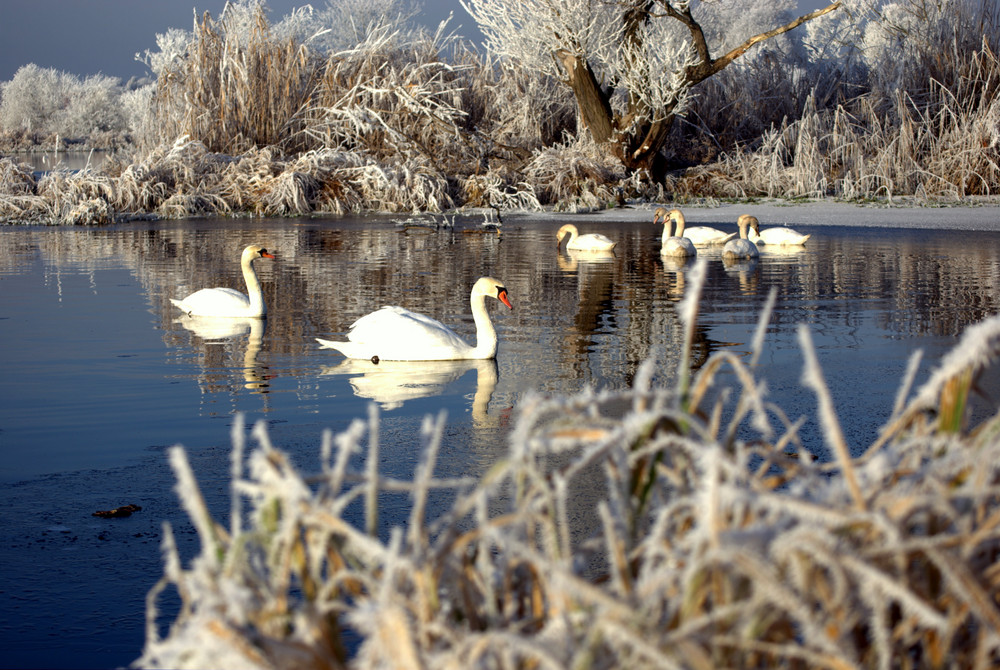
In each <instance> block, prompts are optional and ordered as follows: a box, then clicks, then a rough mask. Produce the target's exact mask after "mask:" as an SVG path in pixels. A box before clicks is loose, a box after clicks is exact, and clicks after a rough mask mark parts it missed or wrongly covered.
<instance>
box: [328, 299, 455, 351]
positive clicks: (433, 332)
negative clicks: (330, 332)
mask: <svg viewBox="0 0 1000 670" xmlns="http://www.w3.org/2000/svg"><path fill="white" fill-rule="evenodd" d="M347 338H348V340H349V342H333V341H330V340H319V342H320V344H322V345H323V346H325V347H329V348H333V349H338V350H339V351H341V352H342V353H343V354H344V355H345V356H348V357H350V358H372V357H373V356H378V358H379V359H382V360H387V361H434V360H454V359H457V358H463V357H466V356H467V355H468V353H469V352H470V351H472V347H470V346H469V345H468V344H467V343H466V342H465V341H464V340H463V339H462V338H461V337H459V336H458V335H457V334H456V333H455V332H454V331H453V330H451V329H450V328H448V327H447V326H445V325H444V324H443V323H441V322H440V321H438V320H437V319H432V318H431V317H429V316H425V315H423V314H418V313H416V312H411V311H410V310H408V309H404V308H403V307H383V308H382V309H380V310H377V311H375V312H372V313H371V314H367V315H365V316H363V317H361V318H360V319H358V320H357V321H355V322H354V324H353V325H352V326H351V328H350V330H349V331H348V333H347ZM317 339H318V338H317Z"/></svg>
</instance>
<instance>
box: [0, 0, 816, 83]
mask: <svg viewBox="0 0 1000 670" xmlns="http://www.w3.org/2000/svg"><path fill="white" fill-rule="evenodd" d="M746 1H748V2H749V1H751V0H746ZM305 4H312V5H313V6H314V7H317V8H320V7H325V6H326V0H312V2H309V0H268V6H269V7H270V8H271V10H272V11H271V17H270V18H271V20H272V21H278V20H280V19H281V17H283V16H285V15H286V14H288V13H289V12H290V11H291V10H292V8H294V7H300V6H302V5H305ZM420 4H421V5H422V6H423V15H422V16H421V17H418V20H420V21H421V23H423V24H425V25H427V26H428V27H430V28H436V27H437V25H438V23H439V22H440V21H441V20H443V19H444V18H445V17H447V16H448V13H449V12H452V13H454V18H453V19H452V22H451V24H450V28H451V30H452V31H453V32H455V33H457V34H459V35H462V36H465V37H473V38H478V37H479V33H478V30H477V29H476V27H475V22H474V21H473V20H472V17H471V16H469V15H468V13H466V11H465V10H464V9H462V6H461V4H459V0H422V2H421V3H420ZM824 4H825V2H824V0H800V2H799V5H800V7H802V8H803V9H804V10H806V11H808V10H811V9H815V8H817V7H820V6H823V5H824ZM224 6H225V0H0V81H9V80H10V79H11V78H12V77H13V76H14V73H15V72H17V70H18V68H20V67H21V66H22V65H26V64H27V63H35V64H36V65H38V66H40V67H45V68H54V69H56V70H61V71H64V72H70V73H72V74H75V75H77V76H79V77H85V76H87V75H91V74H104V75H108V76H111V77H118V78H120V79H121V80H122V83H125V82H126V81H127V80H128V79H129V78H130V77H133V76H138V77H141V76H144V75H145V74H147V72H146V68H145V66H144V65H142V64H141V63H139V62H138V61H136V60H135V54H136V53H142V52H144V51H146V50H147V49H150V50H152V49H155V48H156V34H157V33H164V32H166V31H167V29H168V28H183V29H184V30H190V29H191V27H192V25H193V18H194V11H193V10H194V9H195V8H196V7H197V9H198V15H199V16H200V15H201V14H202V13H203V12H205V11H208V12H210V13H211V14H212V15H213V16H218V15H219V14H220V13H221V12H222V8H223V7H224Z"/></svg>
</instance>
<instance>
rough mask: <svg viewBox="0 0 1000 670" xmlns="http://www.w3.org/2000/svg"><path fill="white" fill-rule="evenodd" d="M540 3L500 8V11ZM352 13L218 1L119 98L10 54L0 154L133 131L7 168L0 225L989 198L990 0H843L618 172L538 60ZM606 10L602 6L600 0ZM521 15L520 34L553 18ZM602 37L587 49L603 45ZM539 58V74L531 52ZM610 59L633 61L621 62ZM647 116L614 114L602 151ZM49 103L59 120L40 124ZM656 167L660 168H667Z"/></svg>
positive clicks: (723, 36)
mask: <svg viewBox="0 0 1000 670" xmlns="http://www.w3.org/2000/svg"><path fill="white" fill-rule="evenodd" d="M477 4H478V3H477ZM488 4H490V5H491V6H492V5H493V4H494V3H488ZM702 4H703V6H702V7H701V9H700V10H699V11H702V10H703V11H704V12H705V14H704V16H703V17H702V18H703V19H704V20H705V21H706V25H710V23H709V22H710V20H711V17H712V15H713V13H714V14H717V16H716V23H715V24H712V25H714V26H715V27H714V28H713V29H712V31H710V41H711V42H712V43H713V47H714V48H721V47H722V46H723V45H730V46H732V45H733V44H734V40H738V38H739V33H741V31H743V32H746V31H750V32H751V33H752V32H753V31H756V30H760V29H763V27H764V26H765V25H770V22H772V21H778V19H779V14H781V12H778V13H777V14H776V13H775V12H776V11H777V9H776V8H775V7H771V6H770V5H762V6H760V7H757V8H756V10H755V11H752V12H745V11H743V10H742V9H740V8H739V7H738V6H737V5H731V6H730V4H726V3H722V4H721V5H712V4H711V3H709V4H704V3H702ZM778 4H781V3H778ZM536 5H537V3H534V4H533V3H518V7H519V11H529V10H530V9H531V8H532V7H535V6H536ZM845 5H846V3H845ZM883 5H884V6H883ZM363 6H364V5H363V3H352V4H350V5H344V6H340V5H337V6H333V5H331V7H330V8H328V9H327V10H324V11H318V12H314V11H312V10H311V9H309V8H302V9H300V10H297V11H296V12H295V13H293V15H292V16H290V17H286V19H285V20H283V21H281V22H279V23H278V24H276V25H272V24H271V23H270V22H269V21H268V19H267V18H266V15H265V11H266V9H265V7H264V5H263V4H262V3H259V2H257V1H256V0H240V1H238V2H233V3H228V4H227V7H226V9H225V10H224V12H223V13H222V15H221V16H220V17H218V18H213V17H211V16H210V15H208V14H206V15H204V16H202V17H201V18H200V20H199V21H198V22H196V24H195V25H194V27H193V29H192V31H191V32H190V33H186V32H185V31H173V32H171V33H168V34H167V35H161V36H158V38H157V41H158V44H159V45H160V47H161V52H159V53H154V54H150V53H148V52H147V55H146V61H147V64H148V65H149V66H150V67H151V69H152V70H153V71H154V73H155V74H156V75H157V78H156V82H155V84H150V85H148V86H146V87H144V88H141V89H138V90H133V91H130V92H122V93H121V94H120V95H118V96H117V97H115V91H117V90H119V89H120V87H117V84H114V83H113V82H110V81H107V80H104V79H93V80H87V85H86V86H75V87H74V86H69V85H68V84H67V82H68V81H69V79H67V78H66V77H60V76H58V73H55V72H53V71H48V70H43V69H41V68H37V67H25V68H22V71H19V73H18V76H17V77H15V80H14V81H11V82H7V83H4V85H3V89H2V91H3V99H2V102H0V105H2V107H0V131H2V132H0V147H4V146H8V145H17V146H20V144H22V143H23V142H25V141H28V140H29V139H30V138H42V139H41V140H40V141H46V142H51V141H53V133H54V132H56V131H55V129H56V128H59V129H65V128H70V127H72V128H81V127H85V126H86V127H92V128H94V129H96V130H95V132H98V133H99V134H101V133H103V134H107V133H112V132H117V134H118V136H119V140H118V141H114V142H108V146H120V145H122V144H127V142H125V141H124V140H126V139H130V140H131V144H130V146H131V151H130V152H126V151H125V150H122V151H121V152H119V153H118V154H117V155H115V156H113V157H112V158H111V159H110V160H109V161H108V162H107V163H106V164H105V165H104V166H102V168H101V169H100V170H88V171H85V172H83V173H80V174H77V175H68V174H61V175H60V174H57V175H55V176H51V175H50V176H48V177H42V178H40V179H39V180H38V183H37V184H35V185H34V186H33V187H32V188H31V189H30V190H31V193H30V194H24V193H20V192H17V193H11V192H9V191H11V190H14V191H16V190H17V189H18V188H19V187H18V186H17V183H18V181H19V180H20V177H18V176H16V175H14V174H13V173H11V172H2V173H0V181H6V180H8V179H13V180H14V185H12V186H8V185H4V184H0V219H2V220H3V221H24V222H40V221H44V222H47V223H76V224H98V223H105V222H108V221H117V220H122V219H127V218H131V217H144V216H159V217H184V216H189V215H192V214H214V215H223V216H226V215H266V216H302V215H309V214H313V213H343V212H360V211H384V212H440V211H444V210H449V209H454V208H462V207H492V208H497V209H505V208H516V209H537V208H540V207H552V208H554V209H557V210H562V211H579V210H591V209H598V208H607V207H613V206H615V205H616V204H620V203H621V202H622V201H629V200H631V201H653V200H660V201H662V200H663V199H664V198H666V197H671V196H672V197H676V198H678V199H681V200H683V199H685V198H689V197H733V198H743V197H757V196H769V197H778V198H797V197H831V196H832V197H836V198H840V199H846V200H867V199H884V200H889V201H891V200H892V199H894V198H899V197H901V196H908V197H913V198H915V199H916V200H917V201H920V202H930V201H937V200H948V201H955V200H962V199H965V198H968V197H974V196H996V195H997V191H998V189H1000V133H998V131H997V128H998V127H1000V102H998V101H1000V95H998V93H1000V60H998V57H997V53H998V49H1000V42H998V39H997V35H1000V4H998V2H997V1H996V0H989V1H988V2H979V1H978V0H948V2H940V3H925V2H906V3H900V2H892V3H870V2H852V3H851V6H852V7H853V9H852V12H851V13H848V12H846V11H840V10H838V11H837V12H832V13H831V14H830V15H829V16H827V17H825V18H823V19H817V20H816V21H815V22H813V21H810V22H809V23H808V24H807V25H808V26H810V28H809V30H811V31H813V30H814V31H815V34H813V35H812V36H811V37H809V38H808V39H806V38H803V39H802V40H799V41H794V40H793V38H792V35H793V33H788V34H785V35H784V36H783V37H782V38H781V39H780V40H775V41H771V40H768V41H767V43H766V45H764V46H761V47H760V48H756V47H755V50H754V51H753V52H748V53H747V54H746V55H745V56H744V57H742V58H741V59H740V60H739V61H738V62H735V63H734V64H733V65H732V66H731V67H728V68H726V69H725V70H724V71H722V72H719V73H717V74H716V75H714V76H712V77H711V78H709V79H707V80H705V81H703V82H701V83H700V84H698V85H697V86H696V87H694V88H692V89H691V90H690V91H687V92H685V94H684V95H685V108H686V109H687V110H688V111H687V112H686V116H684V117H683V118H681V117H678V118H677V119H676V120H675V121H674V122H672V125H671V126H670V129H669V141H668V142H667V143H666V145H665V146H664V148H663V151H662V152H661V154H660V155H659V158H658V159H657V160H652V159H650V160H651V161H652V163H651V165H652V164H655V165H656V166H657V167H656V169H655V170H653V169H652V168H649V170H647V169H634V170H626V169H625V168H624V167H623V161H622V156H621V155H620V151H618V154H616V151H617V150H616V149H615V146H612V145H613V144H614V142H606V143H604V144H600V145H598V144H595V143H594V142H593V140H592V139H591V138H590V130H589V129H588V128H587V127H586V124H585V123H583V122H582V121H580V118H582V117H581V115H580V109H579V107H578V105H577V103H576V101H575V99H574V97H573V93H572V91H571V89H570V87H569V86H567V84H566V82H565V81H562V80H560V79H559V77H558V76H556V75H555V74H553V72H556V71H558V68H555V70H553V71H550V70H552V68H549V67H546V68H542V69H540V70H539V69H532V68H531V67H527V66H526V65H525V62H524V60H523V59H520V60H519V59H518V58H514V57H504V55H503V54H504V53H505V51H504V49H500V48H499V47H498V45H496V44H494V47H497V48H496V49H495V50H494V51H486V52H485V53H480V52H479V51H477V50H476V49H475V48H473V47H472V46H471V45H470V44H469V43H467V42H465V41H463V40H462V39H461V38H458V37H456V36H455V35H453V34H450V33H448V32H447V31H446V26H445V25H442V26H441V28H440V29H439V30H438V31H437V32H435V33H433V34H429V33H427V32H426V31H414V30H412V29H408V28H406V26H405V25H404V19H403V17H404V16H408V15H409V14H407V12H401V13H399V14H398V15H397V17H396V18H395V19H392V18H391V16H390V15H391V14H392V12H388V13H386V12H382V11H381V9H380V8H391V7H397V6H399V7H400V8H401V5H400V4H399V3H396V2H393V1H392V0H385V1H384V2H380V3H378V4H377V6H376V5H372V6H371V7H369V9H370V10H371V12H369V14H371V15H379V14H380V12H381V14H382V15H381V18H380V19H377V20H374V21H372V22H371V23H368V24H365V25H364V26H361V25H356V24H352V26H348V25H347V23H346V22H345V18H344V16H343V12H346V11H348V10H349V9H350V8H351V7H354V8H356V9H357V8H361V7H363ZM501 6H504V5H503V3H496V7H501ZM876 6H878V7H881V9H880V10H879V11H876V8H877V7H876ZM338 7H339V9H338ZM612 7H615V8H616V9H615V11H616V12H617V11H619V10H620V7H618V6H617V5H615V4H614V3H611V4H608V5H605V6H603V8H604V9H608V10H609V11H610V8H612ZM338 11H339V12H341V13H340V14H337V12H338ZM498 11H499V10H498ZM331 12H333V14H337V16H336V17H334V18H331V17H333V14H331ZM366 15H367V14H366ZM595 17H596V15H594V16H584V17H577V18H580V20H582V21H584V23H585V24H586V27H587V29H588V30H590V29H593V30H596V31H597V33H599V34H600V35H602V36H604V37H607V36H608V35H611V34H617V32H615V30H614V29H612V28H613V27H612V26H605V25H603V23H602V22H601V21H598V20H597V19H596V18H595ZM726 17H729V18H728V19H727V18H726ZM755 17H756V18H755ZM507 19H509V17H507ZM507 19H505V20H507ZM323 21H327V22H328V23H329V22H330V21H335V22H336V23H337V25H336V27H335V28H331V27H330V26H329V25H327V24H324V23H323ZM719 22H721V23H719ZM734 22H735V23H736V24H737V25H730V24H732V23H734ZM761 22H763V23H761ZM536 23H537V22H535V23H533V24H532V25H535V27H536V28H537V29H538V31H541V32H538V33H537V34H538V35H541V34H542V33H546V32H551V31H550V30H549V28H548V27H546V24H545V22H542V23H541V24H537V25H536ZM349 28H350V29H349ZM608 30H610V31H611V32H610V33H609V32H607V31H608ZM522 32H523V31H522ZM682 32H683V31H682ZM351 34H353V35H354V37H353V38H351V39H348V38H349V36H350V35H351ZM531 34H535V33H530V34H529V33H523V34H520V37H519V38H518V39H519V40H522V41H523V39H527V38H528V37H530V35H531ZM794 34H798V33H794ZM334 35H335V37H336V38H335V39H334ZM604 37H602V39H600V40H598V41H597V43H598V44H605V42H608V43H609V44H610V43H617V42H619V41H620V40H610V41H608V40H605V39H604ZM522 38H523V39H522ZM647 38H648V39H652V40H654V42H653V43H654V44H655V45H656V46H657V47H658V48H659V47H663V48H666V47H665V43H662V42H661V40H660V37H657V36H656V35H648V36H647V37H646V38H644V39H647ZM532 39H533V38H532ZM796 39H797V38H796ZM351 40H353V41H351ZM528 41H529V42H530V41H531V40H530V39H528ZM852 44H853V45H854V46H851V45H852ZM508 46H510V45H508ZM591 46H593V45H591ZM828 50H829V51H830V52H831V53H827V51H828ZM571 51H572V50H571ZM646 51H648V52H649V53H650V54H656V53H659V52H658V49H647V50H646ZM683 52H685V49H681V51H680V52H678V53H683ZM540 53H541V54H543V55H544V60H545V62H546V63H548V64H549V65H552V66H554V65H555V62H554V61H553V56H552V53H553V51H552V50H551V49H542V50H541V51H540ZM507 56H512V54H507ZM605 56H608V57H610V55H609V54H605ZM619 56H620V57H621V58H625V60H627V61H629V62H631V61H634V60H637V59H639V52H635V53H632V54H631V55H628V54H625V55H622V54H619V55H618V56H615V58H618V57H619ZM550 61H552V62H551V63H550ZM667 69H669V68H667ZM654 70H656V71H657V72H659V71H660V70H663V68H662V67H660V68H659V69H657V68H654ZM602 72H603V71H602ZM665 72H666V70H664V73H665ZM642 73H645V75H650V76H651V75H652V72H651V71H649V70H648V68H646V69H642V70H641V72H640V74H642ZM674 74H677V73H674ZM645 75H643V76H645ZM601 77H607V78H609V81H608V85H611V83H612V82H611V80H614V79H615V77H614V76H613V75H612V74H611V73H608V72H603V74H601ZM601 77H599V78H598V79H600V78H601ZM651 81H652V80H651ZM619 83H620V82H619ZM661 83H662V82H661ZM654 89H656V87H655V86H653V87H652V88H649V90H644V91H641V92H637V93H635V95H633V96H626V95H623V94H622V95H616V96H612V98H611V99H610V100H609V101H608V104H609V105H610V106H611V107H612V108H613V109H612V110H611V111H612V112H614V114H619V115H620V113H622V112H623V110H624V109H625V108H627V107H628V105H629V104H631V103H630V102H629V101H630V100H631V101H632V103H639V102H641V103H642V104H639V105H638V106H639V107H648V106H649V105H650V104H652V103H651V102H650V101H646V102H642V98H643V96H645V95H646V94H649V95H653V93H654V92H655V91H654ZM66 91H70V92H71V93H67V92H66ZM72 91H77V92H76V93H72ZM98 93H99V94H98ZM661 93H662V91H661ZM85 94H86V95H85ZM689 94H690V95H689ZM654 97H656V96H654ZM659 97H660V98H662V97H663V96H662V95H660V96H659ZM68 98H70V99H72V101H73V104H72V105H70V104H69V103H66V102H65V101H66V100H67V99H68ZM60 101H62V102H60ZM660 103H663V101H662V100H660ZM660 103H658V104H660ZM60 104H63V105H66V108H65V109H64V108H61V107H58V105H60ZM112 111H113V114H112V113H111V112H112ZM675 111H676V110H675ZM644 114H645V112H643V113H642V114H638V116H636V115H633V114H625V115H624V116H621V117H620V120H621V127H617V129H616V130H615V132H616V133H618V135H617V137H618V140H616V141H620V140H621V139H622V137H625V136H627V135H628V134H629V133H631V132H633V130H635V129H634V128H633V126H634V125H635V124H640V125H641V124H642V123H644V121H642V119H643V118H645V116H644ZM672 115H673V112H671V117H670V118H671V119H673V116H672ZM69 116H72V118H74V119H76V121H74V124H73V125H72V126H66V127H64V126H62V125H58V124H57V121H59V120H60V119H65V118H67V117H69ZM105 117H109V118H110V117H114V118H115V119H118V121H116V122H115V123H111V122H110V121H108V118H105ZM125 117H127V119H128V128H127V130H126V129H123V126H122V124H123V123H125V121H124V120H122V119H123V118H125ZM24 119H30V120H31V123H29V124H28V125H27V126H25V123H23V121H24ZM86 119H90V120H91V121H88V122H87V123H89V126H88V125H87V123H84V121H85V120H86ZM647 121H648V119H647ZM661 122H662V123H664V124H665V123H666V120H665V119H664V120H658V121H656V122H655V124H654V125H656V124H660V123H661ZM32 124H35V125H32ZM39 124H42V125H44V126H45V127H44V128H39V127H36V126H38V125H39ZM657 128H658V129H657V131H656V133H655V135H656V137H658V138H659V137H661V135H662V136H663V137H667V134H666V133H667V132H668V128H667V127H666V126H664V127H662V128H661V127H660V126H659V125H657ZM114 129H118V130H117V131H115V130H114ZM56 140H58V134H57V135H56ZM62 141H63V142H65V138H63V140H62ZM588 142H589V144H588ZM619 149H620V147H619ZM616 155H617V158H616ZM660 158H662V161H661V160H660ZM625 163H628V161H625ZM642 164H643V165H645V163H642ZM637 165H638V163H637ZM664 165H666V166H669V167H670V168H672V171H669V172H667V174H665V175H664V174H661V172H662V170H661V169H660V167H661V166H664ZM651 171H653V172H655V173H656V174H655V175H653V174H650V172H651ZM50 177H51V179H50ZM46 180H49V182H48V183H44V182H45V181H46Z"/></svg>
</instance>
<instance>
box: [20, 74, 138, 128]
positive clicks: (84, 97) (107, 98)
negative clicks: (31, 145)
mask: <svg viewBox="0 0 1000 670" xmlns="http://www.w3.org/2000/svg"><path fill="white" fill-rule="evenodd" d="M2 91H3V94H2V101H0V129H2V130H4V131H8V132H17V131H27V132H31V133H38V134H40V135H60V136H62V137H67V138H73V139H84V138H90V137H94V136H95V135H97V134H102V135H103V136H105V137H107V136H108V135H115V134H120V133H123V132H124V131H125V130H126V119H125V114H124V112H123V111H122V109H121V104H120V98H121V94H122V87H121V82H120V80H119V79H117V78H114V77H106V76H104V75H93V76H90V77H87V78H86V79H84V80H83V81H81V80H80V79H79V78H77V77H76V76H75V75H72V74H69V73H67V72H59V71H57V70H53V69H51V68H41V67H39V66H37V65H35V64H34V63H29V64H28V65H25V66H23V67H21V68H20V69H19V70H18V71H17V72H16V73H15V74H14V78H13V79H12V80H11V81H9V82H6V83H4V84H3V89H2Z"/></svg>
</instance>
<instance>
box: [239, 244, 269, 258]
mask: <svg viewBox="0 0 1000 670" xmlns="http://www.w3.org/2000/svg"><path fill="white" fill-rule="evenodd" d="M257 258H274V254H270V253H268V252H267V249H265V248H264V247H262V246H260V245H259V244H251V245H250V246H248V247H247V248H246V249H244V250H243V260H244V261H252V260H255V259H257Z"/></svg>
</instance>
